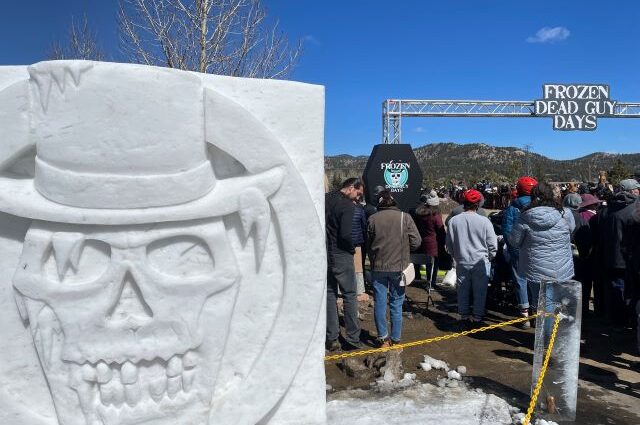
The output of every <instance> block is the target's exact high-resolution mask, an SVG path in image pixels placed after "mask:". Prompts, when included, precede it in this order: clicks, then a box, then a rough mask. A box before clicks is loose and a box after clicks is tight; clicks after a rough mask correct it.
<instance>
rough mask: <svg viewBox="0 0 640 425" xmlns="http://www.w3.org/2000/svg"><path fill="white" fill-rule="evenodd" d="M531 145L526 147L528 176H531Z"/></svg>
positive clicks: (526, 170) (525, 166)
mask: <svg viewBox="0 0 640 425" xmlns="http://www.w3.org/2000/svg"><path fill="white" fill-rule="evenodd" d="M531 148H532V146H531V145H524V152H525V154H524V155H525V156H524V164H525V165H524V171H525V175H526V176H530V175H531V152H530V151H531Z"/></svg>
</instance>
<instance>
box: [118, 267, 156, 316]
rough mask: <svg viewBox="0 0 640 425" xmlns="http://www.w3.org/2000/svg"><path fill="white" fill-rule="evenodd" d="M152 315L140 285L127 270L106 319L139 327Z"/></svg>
mask: <svg viewBox="0 0 640 425" xmlns="http://www.w3.org/2000/svg"><path fill="white" fill-rule="evenodd" d="M152 317H153V311H152V310H151V307H149V305H148V304H147V302H146V301H145V300H144V296H143V295H142V291H141V290H140V287H139V286H138V284H137V283H136V281H135V279H134V278H133V276H131V273H129V272H127V273H126V274H125V276H124V278H123V282H122V285H121V286H120V294H119V296H118V297H117V299H116V301H115V303H114V304H113V306H112V307H111V309H110V311H109V315H108V319H109V320H111V321H113V322H125V323H127V324H129V325H130V326H134V327H139V326H140V325H143V324H144V323H146V322H147V321H149V320H150V319H151V318H152Z"/></svg>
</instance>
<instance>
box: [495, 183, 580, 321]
mask: <svg viewBox="0 0 640 425" xmlns="http://www.w3.org/2000/svg"><path fill="white" fill-rule="evenodd" d="M574 228H575V222H574V220H573V215H572V214H571V212H570V211H568V210H566V209H564V208H562V207H561V206H560V205H559V204H558V203H557V202H556V201H555V196H554V193H553V189H552V188H551V187H550V186H549V185H547V184H545V183H539V184H538V185H537V186H535V187H534V188H533V189H532V190H531V204H530V205H529V208H527V209H525V210H524V211H522V213H521V214H520V216H519V217H518V219H517V220H516V223H515V225H514V226H513V229H512V230H511V233H510V234H509V237H508V241H509V244H510V245H511V246H513V247H516V248H519V250H520V251H519V253H520V257H519V261H518V273H519V274H520V275H521V276H524V277H525V279H527V286H528V288H529V291H530V294H531V296H530V305H531V308H532V309H533V310H537V309H538V297H539V293H540V284H541V283H542V282H543V281H547V280H553V281H560V282H561V281H566V280H570V279H571V278H572V277H573V275H574V269H573V253H572V249H571V233H572V232H573V230H574Z"/></svg>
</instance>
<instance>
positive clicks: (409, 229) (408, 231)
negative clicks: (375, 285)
mask: <svg viewBox="0 0 640 425" xmlns="http://www.w3.org/2000/svg"><path fill="white" fill-rule="evenodd" d="M401 217H402V225H401V224H400V220H401ZM367 230H368V234H369V261H370V262H371V270H372V271H377V272H400V271H402V270H404V269H405V268H406V267H407V266H408V265H409V262H410V255H409V252H410V251H415V250H416V249H418V248H420V244H421V242H422V241H421V239H420V233H418V229H417V228H416V225H415V223H414V222H413V219H412V218H411V216H410V215H409V214H406V213H402V212H401V211H400V210H399V209H397V208H395V207H392V208H385V209H381V210H380V211H378V212H377V213H375V214H373V215H372V216H371V217H369V223H368V228H367Z"/></svg>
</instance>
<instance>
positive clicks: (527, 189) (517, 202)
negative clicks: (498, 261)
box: [502, 176, 538, 328]
mask: <svg viewBox="0 0 640 425" xmlns="http://www.w3.org/2000/svg"><path fill="white" fill-rule="evenodd" d="M537 184H538V181H537V180H536V179H534V178H533V177H529V176H523V177H520V178H519V179H518V182H517V183H516V191H517V198H516V199H514V200H513V201H511V204H510V205H509V207H508V208H507V209H506V210H505V211H504V214H503V215H502V235H503V236H504V238H505V241H506V242H507V249H508V253H509V262H510V264H511V274H512V275H513V283H514V286H515V289H516V301H517V303H518V309H519V310H520V315H522V316H528V315H529V296H528V294H527V280H526V279H525V278H524V277H523V276H521V275H520V274H519V273H518V255H519V252H518V248H516V247H514V246H511V245H510V244H509V235H510V234H511V231H512V230H513V225H514V224H515V223H516V221H517V220H518V217H519V216H520V211H522V210H524V209H525V208H527V207H528V206H529V204H530V203H531V189H533V188H534V187H535V186H536V185H537ZM520 327H522V328H528V327H530V324H529V322H528V321H527V322H523V323H522V324H521V325H520Z"/></svg>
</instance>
